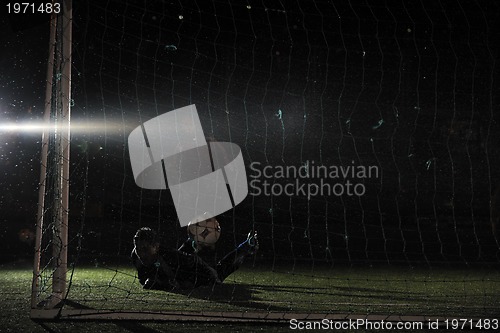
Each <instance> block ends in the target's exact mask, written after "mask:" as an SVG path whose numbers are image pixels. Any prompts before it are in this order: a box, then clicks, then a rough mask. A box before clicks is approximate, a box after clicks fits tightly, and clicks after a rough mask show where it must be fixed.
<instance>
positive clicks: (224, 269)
mask: <svg viewBox="0 0 500 333" xmlns="http://www.w3.org/2000/svg"><path fill="white" fill-rule="evenodd" d="M258 249H259V241H258V239H257V232H255V231H250V232H249V233H248V236H247V239H246V240H245V241H244V242H243V243H241V244H240V245H238V246H237V247H236V248H235V249H234V250H233V251H231V252H229V253H228V254H227V255H226V256H225V257H224V258H222V259H221V260H220V261H219V262H218V263H217V266H216V267H215V269H216V270H217V274H218V275H219V279H220V280H221V281H224V280H225V279H226V278H227V277H228V276H229V275H230V274H232V273H233V272H234V271H236V270H237V269H238V268H239V267H240V265H241V264H242V263H243V260H244V259H245V258H246V257H247V256H250V255H253V254H255V253H256V252H257V250H258Z"/></svg>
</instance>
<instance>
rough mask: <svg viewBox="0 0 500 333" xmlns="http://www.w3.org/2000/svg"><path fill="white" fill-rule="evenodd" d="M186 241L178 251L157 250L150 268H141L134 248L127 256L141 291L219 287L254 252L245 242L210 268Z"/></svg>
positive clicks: (254, 246) (247, 242)
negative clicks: (155, 258)
mask: <svg viewBox="0 0 500 333" xmlns="http://www.w3.org/2000/svg"><path fill="white" fill-rule="evenodd" d="M189 242H191V240H188V241H186V243H184V244H183V245H182V246H181V247H180V248H179V249H178V250H175V249H167V248H164V247H160V250H159V256H158V258H159V259H158V260H157V261H156V262H154V263H152V264H151V265H144V264H143V262H142V261H141V260H140V259H139V257H138V256H137V253H136V252H135V249H134V250H133V251H132V255H131V257H132V262H133V264H134V266H135V268H136V269H137V274H138V277H139V282H140V283H141V285H142V286H143V287H144V288H145V289H159V290H171V289H174V288H179V289H191V288H196V287H200V286H208V285H213V284H220V283H222V281H224V279H225V278H226V277H228V276H229V275H230V274H231V273H233V272H234V271H235V270H237V269H238V267H239V266H240V265H241V263H242V262H243V260H244V258H245V257H246V256H247V255H251V254H253V253H254V252H255V250H256V249H257V246H256V245H255V244H256V243H255V244H250V243H249V240H246V241H245V242H243V243H242V244H240V245H239V246H238V247H237V248H236V249H234V250H233V251H231V252H230V253H229V254H228V255H226V256H225V257H224V258H223V259H222V260H220V261H219V262H218V263H217V265H216V266H215V268H213V267H211V266H210V265H208V264H207V263H206V262H205V261H203V259H201V258H200V257H199V256H198V255H197V254H196V253H195V252H194V251H192V250H191V249H192V247H191V246H190V245H188V244H189ZM188 252H191V253H188Z"/></svg>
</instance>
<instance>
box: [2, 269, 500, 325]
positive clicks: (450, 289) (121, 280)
mask: <svg viewBox="0 0 500 333" xmlns="http://www.w3.org/2000/svg"><path fill="white" fill-rule="evenodd" d="M31 276H32V273H31V271H30V270H29V268H22V269H18V268H13V267H2V268H0V295H1V297H2V302H0V323H1V324H2V326H1V328H0V331H2V332H10V331H12V332H19V331H31V332H38V331H40V332H44V331H45V329H44V327H45V328H50V330H53V331H56V332H59V331H60V332H66V331H71V332H84V331H91V330H94V331H96V332H97V331H108V332H115V331H116V332H120V331H124V330H129V331H134V332H135V331H148V330H150V331H152V332H156V331H167V330H168V331H169V332H172V331H181V332H182V331H185V332H187V331H192V330H193V329H194V328H196V325H199V324H197V323H192V324H186V323H131V322H125V323H116V322H78V321H64V322H61V321H59V322H46V323H43V324H40V323H35V322H33V321H31V320H30V319H29V296H30V287H31ZM68 276H69V275H68ZM69 299H71V300H72V301H74V302H76V303H78V304H79V305H82V306H84V307H88V308H93V309H113V310H137V311H139V310H148V311H162V310H163V311H168V310H181V311H219V310H221V311H236V312H243V311H264V312H269V311H275V312H307V313H330V314H331V313H339V314H360V315H365V314H381V315H402V316H405V315H408V316H409V315H426V316H443V317H459V318H498V317H500V316H499V313H500V311H499V310H498V309H499V308H500V272H499V271H498V270H492V269H489V270H481V269H445V268H442V269H409V268H396V267H389V268H387V267H384V268H335V269H327V268H316V269H315V270H314V275H313V274H312V272H311V269H305V268H304V269H297V268H295V269H294V270H293V271H290V269H287V268H286V267H279V268H278V267H276V268H275V269H274V271H272V270H271V269H269V268H266V267H256V268H253V269H249V268H246V269H242V270H240V271H238V272H236V273H235V274H233V275H232V276H230V277H229V278H228V279H227V280H226V282H225V283H224V285H222V286H217V287H215V288H208V287H206V288H199V289H197V290H194V291H192V292H184V293H169V292H162V291H144V290H142V288H141V286H140V285H139V283H138V281H137V280H136V278H135V272H134V271H133V270H132V269H131V268H130V267H106V268H95V267H86V268H79V269H76V270H75V274H74V276H73V280H72V284H71V291H70V296H69ZM221 325H222V327H224V328H225V329H228V330H230V331H235V332H237V331H245V332H248V331H254V330H257V329H259V327H257V326H252V327H250V328H249V327H247V326H244V325H235V324H231V325H227V324H206V323H204V327H205V329H204V330H205V331H208V332H211V331H212V329H213V331H214V332H215V331H220V329H221ZM265 330H266V331H269V330H275V331H279V330H288V327H287V325H286V324H283V325H278V326H265Z"/></svg>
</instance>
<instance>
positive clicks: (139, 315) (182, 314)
mask: <svg viewBox="0 0 500 333" xmlns="http://www.w3.org/2000/svg"><path fill="white" fill-rule="evenodd" d="M30 317H31V319H33V320H91V321H94V320H96V321H97V320H108V321H120V320H132V321H189V322H232V323H262V324H273V323H275V324H284V323H290V321H291V320H296V321H322V320H328V321H333V322H336V321H357V320H367V321H384V322H429V321H436V320H439V321H444V320H446V319H450V320H451V318H445V317H435V316H398V315H359V314H358V315H356V314H326V313H293V312H290V313H288V312H258V311H256V312H220V311H206V312H204V311H201V312H200V311H193V312H191V311H151V312H140V311H123V310H120V311H114V310H94V309H31V312H30Z"/></svg>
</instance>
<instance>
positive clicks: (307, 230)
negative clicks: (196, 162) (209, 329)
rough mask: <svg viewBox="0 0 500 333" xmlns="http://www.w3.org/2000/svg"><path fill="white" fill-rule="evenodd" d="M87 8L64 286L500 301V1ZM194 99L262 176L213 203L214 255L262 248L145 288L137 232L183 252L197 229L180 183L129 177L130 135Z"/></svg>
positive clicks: (400, 305)
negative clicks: (185, 285) (248, 241)
mask: <svg viewBox="0 0 500 333" xmlns="http://www.w3.org/2000/svg"><path fill="white" fill-rule="evenodd" d="M74 5H75V8H74V36H73V38H74V40H73V62H74V68H73V78H72V80H73V81H72V84H73V96H74V106H73V109H72V117H73V120H72V121H73V123H78V124H86V125H87V127H86V130H84V131H80V132H78V131H73V133H72V162H71V168H72V171H71V211H70V242H69V251H70V253H69V255H70V259H69V262H70V263H71V262H72V263H74V265H73V266H72V268H71V270H70V272H71V274H68V277H69V278H71V281H70V282H71V283H70V293H69V296H68V299H72V300H76V301H77V302H78V303H80V304H84V306H86V307H89V308H96V309H103V308H104V309H108V308H112V309H116V310H127V309H129V310H134V309H135V310H144V308H147V310H148V311H153V310H165V309H174V310H193V311H198V310H200V311H201V310H205V311H206V310H214V311H216V310H228V309H229V310H230V311H248V310H249V309H253V310H258V311H267V312H270V311H303V312H322V313H323V312H331V311H334V310H332V304H335V311H338V312H342V313H363V314H365V313H389V314H393V313H396V314H407V313H419V314H424V315H429V314H451V315H458V314H476V315H485V314H488V313H489V314H491V313H495V311H496V310H495V309H496V308H497V306H498V299H497V298H496V296H495V295H498V292H499V290H500V289H499V288H500V283H499V281H500V277H499V276H498V274H497V273H494V271H491V270H490V268H491V267H492V266H496V265H497V264H498V254H499V244H498V239H497V238H496V237H498V236H495V234H494V232H493V230H494V226H495V225H496V223H497V222H498V216H499V214H498V213H496V212H497V211H498V208H497V207H498V206H499V202H500V195H496V196H495V195H494V191H495V189H496V187H497V182H498V179H499V175H498V171H497V168H496V166H497V165H498V164H499V161H498V157H497V156H498V154H496V153H497V152H498V148H497V145H496V143H497V141H498V138H499V136H498V133H500V132H499V128H498V123H499V122H498V115H497V114H496V113H495V111H494V110H495V109H496V108H497V106H498V93H497V92H498V91H499V90H498V68H497V66H496V61H497V58H498V46H497V44H496V43H494V40H496V38H497V37H498V28H497V25H496V24H495V22H496V20H498V15H499V7H498V3H496V2H494V1H453V2H448V1H434V2H425V3H424V2H423V1H416V2H414V1H404V0H403V1H396V2H392V1H371V0H370V1H347V2H341V3H335V2H331V1H322V0H314V1H286V2H285V1H246V2H244V1H239V2H234V1H233V2H231V1H192V2H186V1H172V2H164V1H129V0H128V1H115V0H107V1H104V2H82V3H80V2H78V3H75V4H74ZM190 104H195V105H196V107H197V110H198V114H199V116H200V120H201V124H202V127H203V129H204V132H205V135H206V136H207V137H209V138H214V139H216V140H218V141H229V142H233V143H236V144H238V145H239V146H240V147H241V149H242V153H243V158H244V160H245V165H246V168H247V176H248V180H249V191H250V193H249V195H248V197H247V198H246V200H245V201H244V202H243V203H241V204H240V205H238V206H237V207H236V208H234V209H233V210H230V211H228V212H226V213H224V214H222V215H221V216H219V217H218V220H219V222H220V224H221V228H222V234H221V238H220V240H219V242H218V243H217V250H216V252H215V253H214V254H213V255H211V257H210V258H207V260H208V261H211V260H215V258H220V257H221V255H222V254H224V253H226V252H227V251H229V250H231V249H232V248H234V246H235V245H237V244H239V243H240V242H241V241H242V240H243V239H244V238H245V237H246V234H247V233H248V231H249V230H251V229H255V230H258V234H259V239H260V242H261V248H260V251H259V253H258V255H257V256H255V257H254V258H252V259H251V260H247V262H246V263H245V265H244V268H243V269H242V270H241V271H238V272H237V273H235V274H234V275H232V276H230V277H229V278H228V281H227V283H226V285H224V286H222V287H220V288H219V287H218V288H216V289H211V288H205V289H204V288H201V290H195V291H191V292H186V293H161V292H145V291H143V290H142V289H141V286H140V285H139V283H138V281H137V278H136V273H135V271H134V269H133V267H132V266H131V265H130V264H129V262H128V256H129V254H130V251H131V249H132V248H133V244H132V237H133V235H134V233H135V231H136V230H137V229H138V228H139V227H142V226H150V227H152V228H153V229H154V230H156V231H157V232H158V233H159V234H160V235H161V237H162V241H163V242H164V243H165V244H168V245H171V246H172V247H178V246H179V245H180V244H181V243H182V242H183V241H184V240H185V238H186V230H185V228H180V227H179V223H178V222H177V216H176V212H175V208H174V205H173V201H172V199H171V196H170V194H169V191H168V190H167V191H153V190H145V189H141V188H140V187H138V186H137V185H136V184H135V183H134V177H133V174H132V170H131V166H130V159H129V151H128V147H127V137H128V134H129V133H130V131H131V130H132V129H134V128H136V127H137V126H140V125H141V124H142V123H144V122H145V121H147V120H149V119H152V118H154V117H156V116H158V115H160V114H163V113H165V112H167V111H171V110H174V109H177V108H181V107H184V106H186V105H190ZM363 170H364V173H363ZM370 170H371V173H370V172H369V171H370ZM343 173H346V174H345V175H344V174H343ZM252 181H253V182H252ZM325 184H326V185H325ZM349 184H351V185H349ZM349 189H350V190H351V191H354V192H356V191H357V192H356V193H355V194H354V195H349V194H348V191H349ZM287 191H288V192H287ZM328 191H329V192H328ZM340 191H342V193H341V192H340ZM361 191H362V192H363V193H362V194H360V193H361ZM495 214H496V215H495ZM49 255H50V254H49ZM245 267H246V269H245ZM471 267H473V268H474V269H472V268H471ZM477 267H480V269H479V270H478V269H476V268H477ZM249 268H251V269H249ZM430 268H432V269H430ZM429 269H430V270H429ZM79 271H80V272H81V273H80V275H79ZM430 272H432V273H430ZM472 272H474V273H472ZM478 272H479V273H478ZM73 273H74V275H73ZM89 276H90V277H89ZM87 278H91V279H93V280H92V281H100V283H94V282H93V283H89V282H88V281H87V280H86V279H87ZM457 286H460V287H459V288H457ZM450 289H453V290H454V291H453V292H450ZM464 300H467V301H468V302H464ZM469 301H470V302H469Z"/></svg>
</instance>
